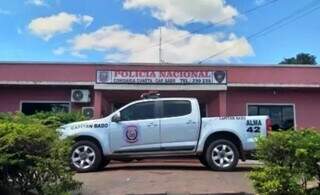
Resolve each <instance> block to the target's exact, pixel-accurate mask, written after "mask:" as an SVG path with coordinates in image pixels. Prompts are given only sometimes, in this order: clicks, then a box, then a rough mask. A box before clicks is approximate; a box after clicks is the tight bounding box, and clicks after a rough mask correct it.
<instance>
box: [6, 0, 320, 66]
mask: <svg viewBox="0 0 320 195" xmlns="http://www.w3.org/2000/svg"><path fill="white" fill-rule="evenodd" d="M270 1H271V0H245V1H239V0H225V1H224V0H197V1H193V0H161V1H157V0H108V1H106V0H77V1H70V0H10V1H1V2H0V24H1V26H2V27H1V28H0V43H1V44H0V61H68V62H158V61H159V58H158V43H159V31H160V30H159V29H160V27H161V31H162V39H163V47H162V51H163V55H162V60H163V61H165V62H170V63H198V62H199V61H201V60H202V59H205V58H206V57H208V56H211V55H214V54H217V53H221V54H219V55H216V56H214V57H213V58H210V59H208V60H207V61H205V62H203V63H237V64H274V63H278V62H279V61H281V60H282V59H283V58H284V57H291V56H294V55H295V54H297V53H299V52H307V53H311V54H314V55H316V56H318V55H319V53H320V49H319V48H320V47H319V45H318V44H317V43H319V42H320V36H318V32H317V30H318V29H320V23H319V22H318V21H319V19H320V9H319V10H315V11H314V12H313V13H310V14H309V15H306V16H304V17H302V18H300V19H299V20H297V21H294V22H292V23H290V24H288V25H285V26H283V27H282V28H280V29H277V26H276V27H275V28H276V29H277V30H275V31H272V32H270V33H268V34H266V35H265V36H261V37H257V38H255V39H248V36H250V35H251V34H253V33H255V32H258V31H260V30H261V29H264V28H265V27H267V26H268V25H270V24H273V23H274V22H276V21H278V20H279V19H281V18H283V17H285V16H288V15H290V14H291V13H293V12H294V11H295V10H298V9H299V8H302V7H304V6H306V5H309V4H310V3H312V2H316V1H314V0H305V1H292V0H278V1H276V2H274V3H272V4H269V5H268V6H265V7H263V8H259V9H257V10H255V11H254V12H251V13H250V14H247V13H246V12H245V11H246V10H248V9H251V8H255V7H257V6H261V5H264V4H265V3H268V2H270ZM317 6H320V5H319V3H318V4H317V2H316V3H314V4H310V9H311V8H316V7H317ZM304 10H305V13H309V12H308V10H307V8H306V9H304ZM221 21H223V22H221ZM206 26H210V28H207V29H205V30H202V31H199V32H194V31H195V30H197V29H200V28H204V27H206ZM221 51H224V52H221ZM319 58H320V57H319Z"/></svg>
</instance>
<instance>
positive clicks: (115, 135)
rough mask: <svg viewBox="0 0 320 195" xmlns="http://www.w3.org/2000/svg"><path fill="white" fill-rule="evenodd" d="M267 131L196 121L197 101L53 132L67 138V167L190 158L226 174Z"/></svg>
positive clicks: (229, 121) (133, 107)
mask: <svg viewBox="0 0 320 195" xmlns="http://www.w3.org/2000/svg"><path fill="white" fill-rule="evenodd" d="M270 128H271V123H270V119H269V117H268V116H228V117H207V118H201V116H200V109H199V104H198V101H197V99H194V98H152V99H143V100H138V101H134V102H132V103H129V104H127V105H126V106H124V107H122V108H120V109H119V110H117V111H116V112H114V113H112V114H110V115H109V116H107V117H105V118H101V119H96V120H89V121H82V122H76V123H71V124H67V125H64V126H62V127H61V128H59V131H60V132H61V133H62V138H65V137H69V136H72V137H73V138H74V140H75V144H74V146H73V148H72V151H71V154H70V161H71V167H72V168H73V169H74V170H76V171H78V172H88V171H94V170H97V169H99V168H102V167H104V166H106V165H107V164H108V162H109V161H110V160H112V159H116V160H121V159H123V160H125V159H145V158H155V157H159V158H163V157H178V156H193V157H197V158H199V160H200V162H201V163H202V164H203V165H204V166H206V167H207V168H209V169H211V170H219V171H229V170H232V169H234V168H235V167H236V165H237V163H238V161H239V159H242V160H245V153H246V152H247V151H252V150H254V149H255V147H256V146H255V143H256V140H257V138H258V137H259V136H266V135H267V133H268V131H269V129H270Z"/></svg>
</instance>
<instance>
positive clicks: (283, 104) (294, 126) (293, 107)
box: [246, 103, 297, 130]
mask: <svg viewBox="0 0 320 195" xmlns="http://www.w3.org/2000/svg"><path fill="white" fill-rule="evenodd" d="M249 106H292V109H293V120H294V121H293V129H294V130H297V118H296V105H295V104H294V103H246V115H247V116H249Z"/></svg>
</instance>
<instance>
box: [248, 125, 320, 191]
mask: <svg viewBox="0 0 320 195" xmlns="http://www.w3.org/2000/svg"><path fill="white" fill-rule="evenodd" d="M256 155H257V158H258V159H259V160H260V161H262V162H263V166H262V167H260V168H258V169H256V170H254V171H253V172H252V173H251V174H250V178H251V180H253V185H254V187H255V189H256V190H257V192H259V193H261V194H308V193H309V192H310V194H311V191H312V190H308V189H307V183H308V182H309V181H313V180H315V179H316V178H319V176H320V172H319V169H318V165H317V162H320V133H317V132H316V131H313V130H310V129H309V130H307V129H305V130H300V131H287V132H274V133H272V134H271V135H270V136H269V137H267V138H262V139H260V140H259V141H258V144H257V153H256ZM315 190H316V189H315ZM319 190H320V189H319ZM314 192H315V191H314V190H313V192H312V193H314Z"/></svg>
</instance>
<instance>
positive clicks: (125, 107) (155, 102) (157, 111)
mask: <svg viewBox="0 0 320 195" xmlns="http://www.w3.org/2000/svg"><path fill="white" fill-rule="evenodd" d="M150 102H151V103H154V118H150V119H136V120H120V122H128V121H144V120H156V119H159V117H158V116H159V108H158V107H159V106H158V101H142V102H135V103H132V104H129V105H127V106H124V107H122V108H121V109H119V110H117V111H116V112H115V113H118V112H119V113H120V114H121V112H122V111H124V110H125V109H127V108H129V107H131V106H134V105H137V104H143V103H150Z"/></svg>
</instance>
